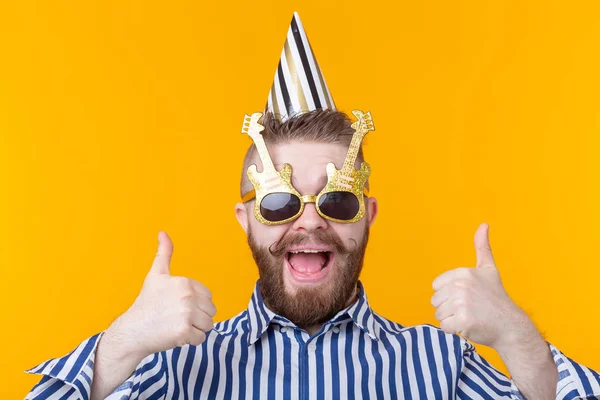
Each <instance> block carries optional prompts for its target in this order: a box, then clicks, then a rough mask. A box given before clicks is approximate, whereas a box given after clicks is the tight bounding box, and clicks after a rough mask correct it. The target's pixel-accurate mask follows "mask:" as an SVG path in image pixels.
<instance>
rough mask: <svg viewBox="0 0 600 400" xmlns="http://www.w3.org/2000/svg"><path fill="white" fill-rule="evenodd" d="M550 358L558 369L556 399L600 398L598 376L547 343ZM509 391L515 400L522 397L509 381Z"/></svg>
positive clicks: (512, 382)
mask: <svg viewBox="0 0 600 400" xmlns="http://www.w3.org/2000/svg"><path fill="white" fill-rule="evenodd" d="M548 347H549V348H550V351H551V352H552V358H553V359H554V363H555V364H556V368H557V369H558V383H557V385H556V398H557V399H561V400H567V399H598V398H600V374H598V373H597V372H595V371H592V370H591V369H589V368H587V367H584V366H583V365H580V364H578V363H576V362H575V361H573V360H571V359H570V358H568V357H567V356H565V355H564V354H563V353H561V351H560V350H558V349H557V348H556V347H554V346H553V345H552V344H550V343H548ZM511 391H512V392H513V395H514V396H515V398H520V399H523V396H522V395H521V393H520V392H519V389H518V388H517V387H516V385H515V383H514V381H512V380H511Z"/></svg>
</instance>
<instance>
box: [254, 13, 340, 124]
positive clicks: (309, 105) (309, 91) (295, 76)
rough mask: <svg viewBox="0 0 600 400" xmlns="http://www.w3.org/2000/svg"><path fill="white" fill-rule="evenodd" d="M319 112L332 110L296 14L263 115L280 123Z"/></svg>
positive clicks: (332, 106) (333, 105)
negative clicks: (269, 115)
mask: <svg viewBox="0 0 600 400" xmlns="http://www.w3.org/2000/svg"><path fill="white" fill-rule="evenodd" d="M318 109H331V110H335V104H334V103H333V98H332V97H331V94H330V93H329V89H328V88H327V84H326V83H325V78H324V77H323V73H322V72H321V69H320V68H319V64H318V63H317V59H316V57H315V55H314V53H313V51H312V48H311V47H310V43H309V42H308V37H307V36H306V32H305V31H304V27H303V26H302V21H300V16H299V15H298V13H297V12H295V13H294V16H293V17H292V23H291V24H290V29H288V33H287V37H286V40H285V45H284V46H283V50H282V51H281V58H280V59H279V65H278V66H277V71H275V79H274V80H273V86H272V87H271V91H270V92H269V98H268V100H267V107H266V111H268V112H272V113H274V114H275V116H276V117H277V118H278V119H279V120H281V121H282V122H283V121H285V120H287V119H288V118H290V117H293V116H294V115H298V114H302V113H305V112H308V111H313V110H318Z"/></svg>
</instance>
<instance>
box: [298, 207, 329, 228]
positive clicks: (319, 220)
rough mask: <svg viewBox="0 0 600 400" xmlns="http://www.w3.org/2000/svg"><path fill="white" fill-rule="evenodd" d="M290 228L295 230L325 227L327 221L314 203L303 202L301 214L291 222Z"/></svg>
mask: <svg viewBox="0 0 600 400" xmlns="http://www.w3.org/2000/svg"><path fill="white" fill-rule="evenodd" d="M292 228H293V229H294V230H296V231H299V230H305V231H313V230H316V229H327V221H325V219H324V218H323V217H321V216H320V215H319V213H318V212H317V208H316V207H315V203H305V204H304V210H303V211H302V214H300V216H299V217H298V218H297V219H296V220H295V221H294V222H293V225H292Z"/></svg>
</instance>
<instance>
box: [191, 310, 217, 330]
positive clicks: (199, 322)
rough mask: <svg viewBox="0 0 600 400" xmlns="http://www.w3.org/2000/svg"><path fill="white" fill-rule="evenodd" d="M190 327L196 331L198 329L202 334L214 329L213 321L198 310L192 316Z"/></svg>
mask: <svg viewBox="0 0 600 400" xmlns="http://www.w3.org/2000/svg"><path fill="white" fill-rule="evenodd" d="M192 325H193V326H194V328H196V329H200V330H201V331H203V332H208V331H210V330H211V329H212V328H214V324H213V320H212V318H211V317H209V316H208V314H206V313H205V312H204V311H200V310H198V311H197V312H195V313H194V314H193V316H192Z"/></svg>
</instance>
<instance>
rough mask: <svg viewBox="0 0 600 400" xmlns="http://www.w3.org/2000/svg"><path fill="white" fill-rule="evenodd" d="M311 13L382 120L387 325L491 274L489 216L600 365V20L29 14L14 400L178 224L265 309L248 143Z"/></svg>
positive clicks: (349, 91)
mask: <svg viewBox="0 0 600 400" xmlns="http://www.w3.org/2000/svg"><path fill="white" fill-rule="evenodd" d="M294 10H297V11H298V12H299V13H300V16H301V17H302V20H303V22H304V26H305V28H306V30H307V32H308V36H309V38H310V40H311V43H312V47H313V49H314V50H315V52H316V55H317V58H318V60H319V63H320V64H321V67H322V69H323V72H324V74H325V77H326V79H327V82H328V85H329V88H330V89H331V91H332V93H333V96H334V98H335V99H336V102H337V105H338V107H339V108H341V109H343V110H346V111H349V110H351V109H352V108H360V109H364V110H366V109H368V110H371V111H372V113H373V116H374V121H375V124H376V128H377V130H376V131H375V132H373V133H371V134H369V136H368V137H367V141H366V148H365V152H366V156H367V158H368V159H369V161H370V163H371V166H372V168H373V171H374V172H373V175H372V180H371V186H372V189H373V190H372V191H373V194H374V195H375V196H376V197H378V198H379V201H380V215H379V219H378V220H377V221H376V223H375V225H374V227H373V230H372V240H371V244H370V248H369V250H368V253H367V254H368V255H367V260H366V266H365V270H364V274H363V277H362V279H363V281H364V283H365V286H366V288H367V293H368V295H369V299H370V301H371V302H372V305H373V307H374V308H375V310H376V311H378V312H379V313H381V314H383V315H384V316H386V317H388V318H391V319H393V320H395V321H398V322H400V323H402V324H404V325H411V324H420V323H435V319H434V315H433V311H434V310H433V308H432V307H431V306H430V304H429V299H430V296H431V295H432V293H433V291H432V289H431V282H432V281H433V279H434V278H435V277H436V276H437V275H438V274H440V273H442V272H443V271H445V270H447V269H451V268H455V267H459V266H465V265H466V266H472V265H474V262H475V253H474V249H473V245H472V236H473V233H474V232H475V229H476V228H477V226H478V224H479V223H480V222H482V221H487V222H489V223H490V225H491V241H492V247H493V249H494V252H495V256H496V260H497V262H498V266H499V268H500V270H501V273H502V277H503V280H504V283H505V286H506V288H507V290H508V291H509V293H510V294H511V295H512V297H513V298H514V299H515V301H516V302H517V303H518V304H519V305H521V306H522V307H523V308H524V309H525V310H526V311H527V312H528V313H529V314H530V315H531V316H532V318H533V319H534V321H535V322H536V324H537V325H538V327H539V328H540V330H541V331H542V332H544V333H545V335H546V337H547V339H548V340H550V341H551V342H552V343H554V344H555V345H557V346H558V347H559V348H560V349H562V350H563V352H565V353H566V354H567V355H568V356H570V357H572V358H574V359H576V360H578V361H579V362H581V363H583V364H586V365H588V366H590V367H593V368H595V369H600V345H599V344H598V339H597V338H598V331H599V329H600V320H599V311H598V303H599V301H600V294H599V291H598V286H599V284H600V272H599V271H600V262H599V260H598V250H599V249H600V234H599V233H598V226H599V225H600V210H599V209H598V205H599V204H600V201H599V200H600V198H599V197H600V196H599V195H600V191H599V189H598V186H597V185H598V178H599V176H600V161H599V159H598V152H599V150H600V141H599V138H598V134H599V131H600V112H599V108H598V104H599V100H598V93H600V74H599V73H598V71H600V56H599V52H598V46H599V43H600V3H598V2H597V1H588V2H577V1H573V2H565V1H561V0H558V1H548V0H544V1H522V0H512V1H495V0H489V1H481V0H472V1H467V0H463V1H452V2H450V1H445V0H439V1H401V2H373V1H368V2H364V1H335V2H325V3H324V2H321V1H298V2H287V1H283V2H282V1H261V2H258V1H257V2H236V3H235V4H232V3H231V2H224V1H219V2H206V3H203V2H201V1H191V0H181V1H169V2H165V1H160V2H159V1H152V2H150V1H54V0H53V1H19V0H5V1H2V2H0V190H1V192H0V194H1V195H0V266H1V268H2V271H1V276H2V278H1V279H0V301H1V303H2V329H1V335H2V336H1V338H0V343H2V356H1V357H0V363H1V364H0V377H1V378H0V379H1V380H2V384H1V385H0V391H4V392H6V393H5V394H4V395H3V396H2V398H22V397H23V396H24V395H25V393H26V392H27V391H28V390H29V388H30V387H31V386H33V385H34V383H35V382H37V380H38V379H39V378H38V377H35V376H27V375H26V374H24V373H23V372H22V371H23V370H24V369H25V368H28V367H32V366H33V365H35V364H37V363H38V362H41V361H43V360H45V359H47V358H50V357H54V356H61V355H63V354H65V353H67V352H68V351H70V350H71V349H72V348H73V347H75V346H76V345H77V344H78V343H79V342H80V341H82V340H83V339H85V338H86V337H88V336H90V335H92V334H94V333H96V332H98V331H100V330H102V329H104V328H106V327H107V326H108V325H109V324H110V323H111V321H112V320H113V319H114V318H115V317H117V316H118V315H119V314H120V313H121V312H123V311H124V310H125V309H126V308H127V307H128V306H129V305H130V304H131V303H132V301H133V300H134V299H135V297H136V294H137V293H138V291H139V289H140V287H141V284H142V281H143V279H144V276H145V274H146V272H147V271H148V269H149V267H150V265H151V262H152V260H153V257H154V254H155V251H156V244H157V241H156V238H157V237H156V236H157V232H158V231H159V230H160V229H164V230H166V231H167V232H168V233H169V234H170V235H171V237H172V239H173V241H174V244H175V255H174V259H173V263H172V272H173V273H174V274H177V275H185V276H188V277H191V278H194V279H197V280H200V281H202V282H203V283H204V284H206V285H207V286H208V287H209V288H210V289H211V290H212V291H213V293H214V299H215V301H216V303H217V306H218V308H219V312H218V315H217V320H222V319H226V318H229V317H231V316H233V315H234V314H236V313H237V312H239V311H241V310H242V309H244V308H245V307H246V305H247V301H248V299H249V296H250V293H251V290H252V287H253V284H254V281H255V279H256V278H257V273H256V268H255V266H254V265H253V262H252V260H251V257H250V253H249V251H248V249H247V246H246V244H245V237H244V234H243V231H242V230H241V229H240V228H239V227H238V225H237V222H236V220H235V218H234V212H233V206H234V203H235V202H236V201H237V198H238V197H237V196H238V179H239V173H240V167H241V161H242V156H243V153H244V150H245V148H246V147H247V146H248V145H249V143H250V141H249V138H247V137H242V135H241V134H240V127H241V122H242V117H243V114H244V113H250V112H254V111H260V110H262V108H263V107H264V105H265V102H266V98H267V93H268V91H269V89H270V85H271V82H272V78H273V74H274V72H275V68H276V66H277V62H278V60H279V54H280V52H281V48H282V46H283V42H284V38H285V34H286V32H287V29H288V25H289V22H290V19H291V16H292V12H293V11H294ZM481 352H482V353H483V354H484V355H485V356H486V357H487V358H488V359H489V360H490V361H492V362H493V363H494V364H495V365H497V366H500V367H501V368H503V367H502V366H501V362H500V360H499V358H498V357H497V356H496V355H495V353H494V352H493V351H491V350H489V349H481Z"/></svg>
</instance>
